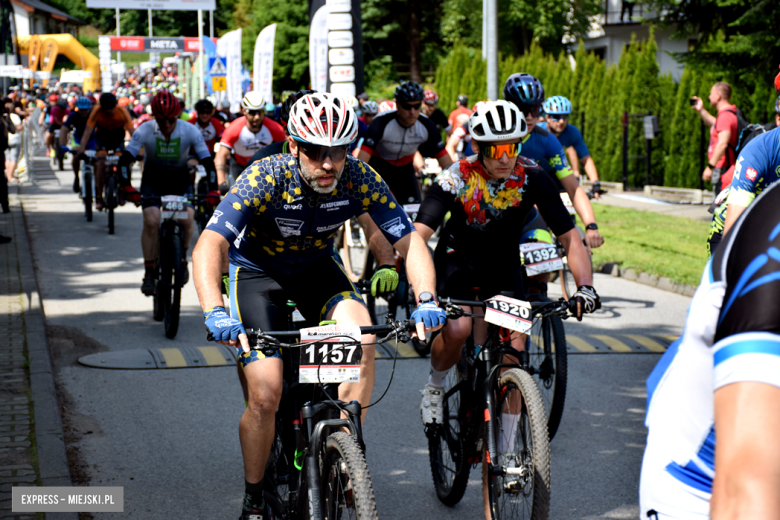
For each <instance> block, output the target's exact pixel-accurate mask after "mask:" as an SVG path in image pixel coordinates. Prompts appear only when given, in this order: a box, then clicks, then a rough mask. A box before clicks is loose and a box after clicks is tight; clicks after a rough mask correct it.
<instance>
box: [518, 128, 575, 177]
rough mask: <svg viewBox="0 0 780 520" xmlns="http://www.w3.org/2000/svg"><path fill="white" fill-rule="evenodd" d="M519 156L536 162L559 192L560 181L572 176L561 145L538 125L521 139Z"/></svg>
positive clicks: (550, 133)
mask: <svg viewBox="0 0 780 520" xmlns="http://www.w3.org/2000/svg"><path fill="white" fill-rule="evenodd" d="M520 155H522V156H523V157H527V158H529V159H533V160H534V161H536V163H537V164H538V165H539V166H541V167H542V169H543V170H544V171H546V172H547V173H549V174H550V176H551V177H552V178H553V180H555V183H556V184H557V185H558V189H560V190H563V187H562V186H561V183H560V180H561V179H563V178H564V177H568V176H569V175H572V174H573V172H572V171H571V166H569V161H568V160H566V153H565V152H564V151H563V147H562V146H561V143H560V142H559V141H558V139H557V138H556V137H555V136H554V135H553V134H552V132H549V131H547V130H545V129H544V128H540V127H539V125H536V126H535V127H534V129H533V130H532V131H531V132H529V133H528V135H527V136H525V139H523V149H522V150H521V151H520Z"/></svg>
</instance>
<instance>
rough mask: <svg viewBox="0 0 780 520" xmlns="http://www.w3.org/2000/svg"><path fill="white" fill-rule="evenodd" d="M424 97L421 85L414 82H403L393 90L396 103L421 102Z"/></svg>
mask: <svg viewBox="0 0 780 520" xmlns="http://www.w3.org/2000/svg"><path fill="white" fill-rule="evenodd" d="M424 96H425V90H424V89H423V88H422V85H420V84H419V83H415V82H414V81H404V82H402V83H401V84H400V85H398V86H397V87H396V89H395V100H396V101H422V100H423V97H424Z"/></svg>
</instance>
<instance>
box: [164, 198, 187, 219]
mask: <svg viewBox="0 0 780 520" xmlns="http://www.w3.org/2000/svg"><path fill="white" fill-rule="evenodd" d="M162 218H163V220H165V219H169V218H176V219H179V218H187V197H181V196H179V195H165V196H163V197H162Z"/></svg>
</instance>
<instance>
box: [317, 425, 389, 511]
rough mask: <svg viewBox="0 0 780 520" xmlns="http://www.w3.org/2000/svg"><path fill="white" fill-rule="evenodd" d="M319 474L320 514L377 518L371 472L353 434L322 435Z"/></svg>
mask: <svg viewBox="0 0 780 520" xmlns="http://www.w3.org/2000/svg"><path fill="white" fill-rule="evenodd" d="M320 475H321V478H322V507H323V512H322V517H323V518H327V519H328V520H330V519H333V520H336V519H352V518H354V519H357V520H377V513H376V500H375V499H374V488H373V486H372V484H371V475H370V474H369V473H368V466H367V465H366V458H365V455H363V451H362V450H361V449H360V446H359V445H358V443H357V441H356V440H355V438H354V437H352V436H351V435H349V434H347V433H345V432H336V433H332V434H330V435H329V436H328V438H327V439H325V453H324V457H323V459H322V473H321V474H320Z"/></svg>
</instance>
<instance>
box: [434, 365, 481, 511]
mask: <svg viewBox="0 0 780 520" xmlns="http://www.w3.org/2000/svg"><path fill="white" fill-rule="evenodd" d="M467 370H468V369H467V366H466V362H465V360H464V359H463V356H461V360H460V361H458V364H456V365H455V366H454V367H452V369H450V371H449V372H448V373H447V377H446V378H445V379H444V393H445V398H444V399H443V400H442V411H443V420H444V421H445V424H444V427H440V428H436V429H434V430H432V431H431V432H430V433H429V435H428V457H429V460H430V464H431V477H432V478H433V486H434V488H435V489H436V496H438V497H439V500H441V502H442V503H443V504H445V505H448V506H454V505H455V504H457V503H458V502H460V500H461V499H462V498H463V495H464V494H465V493H466V487H467V486H468V483H469V472H470V471H471V466H470V464H469V463H468V461H467V460H466V446H465V439H464V437H465V436H466V434H467V433H468V424H467V417H466V414H467V410H468V407H469V402H468V401H469V400H468V399H467V397H466V392H468V389H467V387H466V385H461V386H460V387H459V389H458V390H455V391H454V392H452V389H453V387H455V385H457V384H458V383H460V382H461V381H463V380H465V379H466V378H467ZM448 394H449V395H448Z"/></svg>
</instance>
